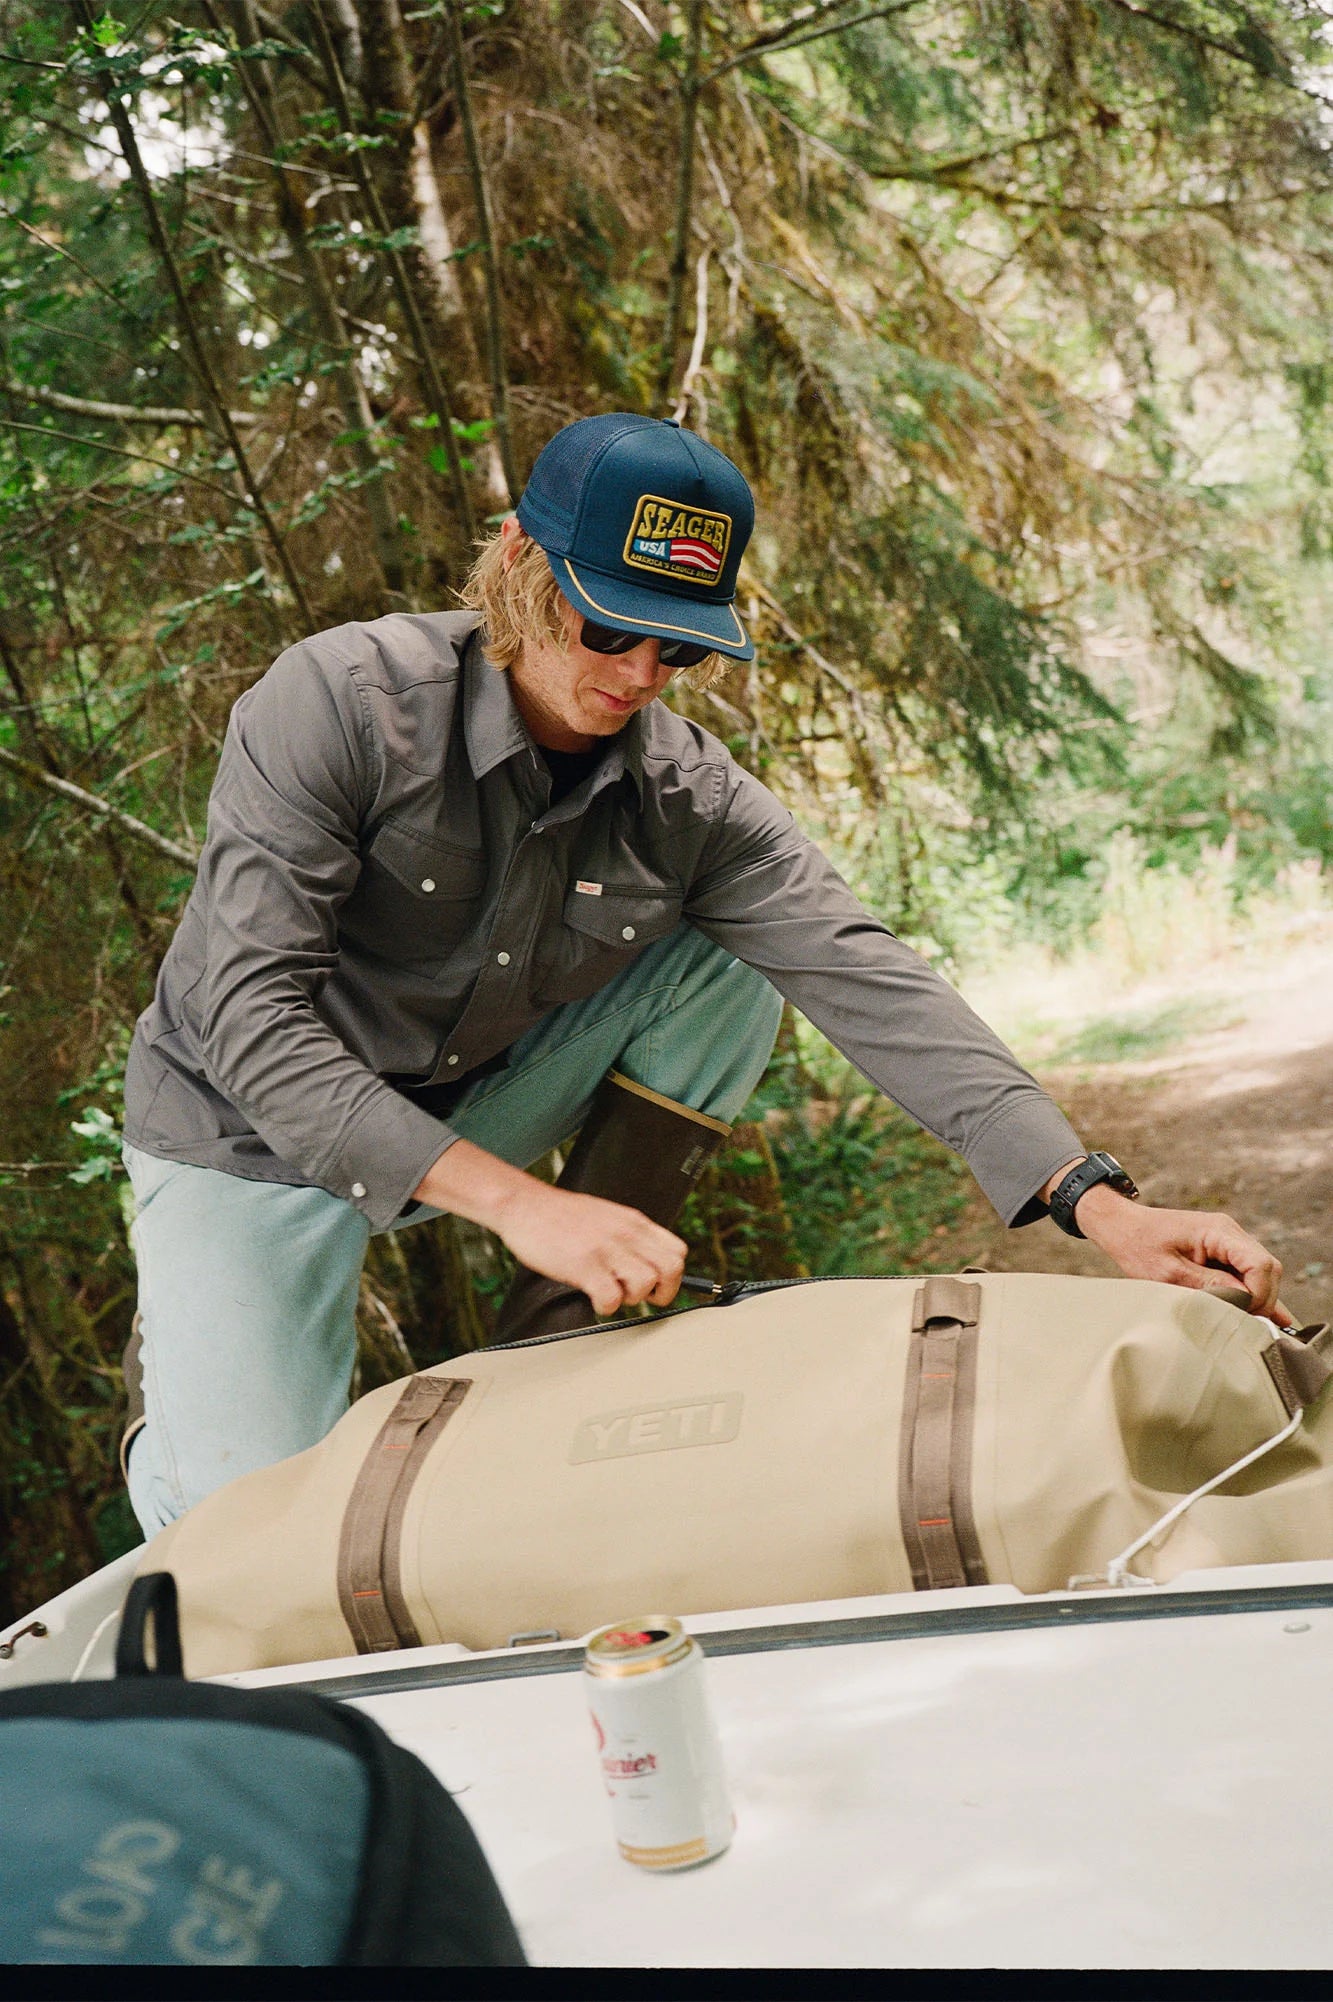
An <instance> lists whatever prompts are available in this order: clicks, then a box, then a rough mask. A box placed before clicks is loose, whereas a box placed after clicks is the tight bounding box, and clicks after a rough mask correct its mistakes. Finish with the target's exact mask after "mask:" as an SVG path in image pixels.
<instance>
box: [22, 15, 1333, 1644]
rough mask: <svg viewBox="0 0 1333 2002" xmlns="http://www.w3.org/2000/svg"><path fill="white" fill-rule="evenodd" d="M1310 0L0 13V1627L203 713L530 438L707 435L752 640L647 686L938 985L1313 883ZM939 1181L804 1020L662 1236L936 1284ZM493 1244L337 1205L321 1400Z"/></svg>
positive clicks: (67, 1384)
mask: <svg viewBox="0 0 1333 2002" xmlns="http://www.w3.org/2000/svg"><path fill="white" fill-rule="evenodd" d="M1328 15H1329V9H1327V8H1326V7H1323V6H1314V5H1308V4H1303V0H1255V4H1252V5H1241V4H1235V0H1152V4H1147V3H1146V0H1145V4H1139V0H1039V3H1038V4H1032V5H1023V4H1019V0H890V4H876V0H807V4H803V5H794V4H788V0H684V4H681V5H663V4H661V0H486V3H485V4H463V0H420V4H414V3H413V0H297V4H294V5H290V6H284V5H283V4H282V0H179V3H178V4H177V3H176V0H138V4H136V5H134V6H133V7H132V8H127V18H125V19H120V18H117V17H113V16H112V15H111V14H109V13H107V12H105V11H103V10H102V7H101V5H100V0H92V4H90V0H72V4H68V5H65V4H56V0H0V880H2V882H3V901H2V902H0V1155H3V1157H4V1158H3V1162H0V1388H2V1390H3V1396H2V1397H0V1622H3V1620H5V1619H6V1618H8V1617H9V1616H10V1613H11V1612H12V1611H17V1610H18V1609H20V1608H22V1607H23V1606H25V1605H31V1604H33V1603H35V1602H37V1601H39V1600H41V1599H43V1598H45V1597H47V1596H49V1595H50V1594H51V1593H52V1592H53V1591H55V1590H57V1589H59V1588H60V1587H61V1586H63V1585H64V1584H66V1583H69V1582H71V1581H72V1580H73V1579H74V1578H76V1577H78V1576H80V1575H82V1574H83V1573H85V1572H86V1571H87V1570H89V1569H90V1568H92V1567H93V1566H94V1565H95V1564H96V1563H98V1562H99V1561H101V1560H102V1559H103V1558H105V1557H107V1556H109V1555H113V1554H115V1553H116V1552H117V1551H118V1550H119V1549H120V1548H122V1547H124V1546H125V1545H126V1544H127V1542H129V1541H131V1540H133V1535H134V1532H133V1526H132V1522H131V1519H130V1518H129V1516H128V1511H127V1509H126V1505H125V1502H124V1498H123V1496H122V1495H121V1493H120V1487H119V1478H118V1475H117V1472H116V1467H115V1449H116V1440H117V1434H118V1429H119V1422H120V1376H119V1367H120V1352H121V1348H122V1346H123V1344H124V1341H125V1339H126V1337H127V1335H128V1332H129V1325H130V1318H131V1315H132V1312H133V1267H132V1261H131V1258H130V1254H129V1250H128V1245H127V1240H126V1235H125V1206H124V1197H125V1194H126V1187H125V1183H124V1180H123V1177H122V1176H121V1174H120V1170H119V1161H118V1123H119V1117H120V1100H119V1095H118V1094H119V1080H120V1074H121V1070H122V1066H123V1062H124V1057H125V1051H126V1047H127V1042H128V1038H129V1035H130V1031H131V1028H132V1025H133V1022H134V1019H135V1017H136V1015H137V1013H138V1012H139V1010H140V1009H141V1008H142V1007H143V1006H144V1005H145V1003H146V1001H147V999H148V997H149V994H150V992H151V988H152V981H153V977H154V973H155V970H156V966H157V963H158V961H159V959H160V957H161V954H162V952H163V950H164V949H165V946H166V944H167V942H168V940H169V938H170V936H171V932H172V929H173V926H174V924H175V922H176V919H177V916H178V914H179V912H180V909H181V906H182V903H183V900H184V898H185V896H186V895H187V894H188V890H189V885H190V881H191V875H192V868H193V863H194V860H195V858H196V856H197V854H198V851H199V846H200V841H201V837H202V831H203V827H204V820H205V810H206V803H207V796H208V789H209V785H210V782H211V779H212V775H213V771H214V769H215V766H216V760H217V756H218V751H219V748H220V743H221V738H222V733H223V731H224V729H225V725H226V718H227V714H228V711H229V709H230V706H231V704H232V703H233V702H234V701H235V699H236V697H237V696H238V695H239V694H240V693H241V692H242V691H243V690H244V689H245V688H246V687H247V686H248V685H249V684H250V683H251V682H252V681H253V680H254V679H255V678H256V677H257V676H258V675H259V674H261V673H262V672H263V671H264V669H265V667H266V666H267V664H268V663H269V661H270V660H271V659H272V658H273V656H274V655H275V654H276V653H277V652H279V651H280V650H281V649H282V647H284V646H285V645H287V644H288V643H290V642H291V641H293V640H294V639H297V638H299V637H300V636H301V635H303V634H305V633H308V632H311V631H315V630H317V629H319V628H322V627H326V626H330V625H333V624H337V623H339V622H341V621H343V620H347V619H365V618H373V617H376V616H378V615H379V614H381V613H383V612H386V611H390V610H393V609H395V608H407V609H411V608H423V609H429V608H437V607H441V606H447V605H449V604H450V603H452V602H453V599H452V596H451V594H452V593H453V591H454V590H455V589H456V588H457V586H458V584H459V582H460V581H461V578H462V576H463V574H464V571H465V568H466V566H467V563H468V560H469V553H470V551H471V549H472V548H473V546H474V543H475V540H476V538H477V537H478V536H480V535H484V534H485V533H487V532H488V530H489V527H490V526H491V525H493V524H494V523H495V522H496V521H497V520H498V519H499V518H500V517H501V516H502V515H503V513H504V512H505V511H506V510H507V509H508V507H509V506H510V505H511V503H512V501H513V500H514V498H515V497H516V495H517V493H518V492H519V491H520V489H521V485H522V482H523V479H524V478H525V476H526V473H527V471H528V469H529V467H530V466H531V464H532V461H533V459H534V457H535V456H536V453H537V452H538V451H539V450H540V448H541V446H542V444H543V443H544V442H545V440H546V439H547V438H548V437H549V436H550V435H551V433H552V432H553V431H554V430H555V429H557V428H558V427H559V426H560V425H561V424H563V423H566V422H568V421H569V420H571V419H573V418H576V417H579V416H583V415H587V414H589V413H591V412H594V411H599V410H607V409H630V410H641V411H645V412H650V413H657V414H671V413H673V412H674V413H675V414H676V415H678V416H679V417H680V418H682V419H683V420H684V421H685V422H687V423H689V424H691V425H693V426H694V427H695V428H697V429H698V430H699V431H701V432H702V433H703V434H704V435H706V436H707V437H709V438H711V439H712V440H713V441H714V442H715V443H716V444H718V445H719V446H720V447H721V448H722V449H723V450H725V451H726V452H728V453H730V454H731V455H732V456H733V457H734V458H735V459H736V460H737V461H738V462H739V464H740V465H741V466H742V468H743V469H744V471H745V472H746V474H747V476H748V477H749V479H750V480H751V482H752V483H753V485H754V488H755V491H756V497H757V502H758V521H759V526H758V531H757V533H756V536H755V539H754V543H753V545H752V549H751V552H750V555H749V556H748V558H747V561H746V564H745V566H744V569H743V572H742V578H741V602H742V609H743V610H744V612H745V614H746V616H747V618H748V620H749V623H750V625H751V627H752V628H753V630H754V631H755V634H756V637H757V638H758V641H759V657H758V660H757V662H756V664H755V665H754V667H753V668H751V669H748V670H745V669H742V670H738V671H736V672H734V673H733V674H731V675H730V676H729V677H728V678H727V679H726V680H725V681H724V682H723V683H721V684H720V685H719V686H718V687H717V688H716V689H715V690H713V691H709V692H708V693H706V694H702V695H698V694H692V693H691V692H690V691H688V690H686V689H683V688H682V689H675V688H673V689H672V690H671V691H670V692H669V695H668V699H669V700H672V701H674V702H676V703H678V705H679V706H681V707H682V708H684V709H686V710H688V711H689V713H691V714H693V715H695V716H696V717H697V718H698V719H699V720H700V721H701V722H703V723H704V724H705V725H706V726H707V727H709V728H710V729H712V730H714V731H715V732H717V733H718V734H719V735H721V736H722V737H723V738H724V739H725V740H726V741H727V742H728V744H729V745H730V748H731V749H732V751H733V752H734V754H735V755H736V756H737V757H738V758H739V759H741V760H742V761H743V762H744V763H746V764H748V765H749V766H750V767H751V768H752V769H753V770H755V771H756V772H758V773H759V774H760V775H761V776H762V777H763V778H764V779H765V781H766V782H767V783H768V784H770V785H771V786H773V787H774V788H775V789H776V790H777V791H778V792H779V793H781V794H782V795H783V796H784V797H785V798H786V799H787V800H788V801H789V803H790V804H791V805H792V806H793V807H794V809H795V810H796V811H797V812H798V814H799V815H800V816H801V817H802V818H803V820H804V821H805V823H806V824H807V825H808V826H809V827H810V828H811V830H812V832H814V833H815V834H816V836H817V837H818V838H820V839H821V840H822V841H824V842H825V844H826V845H827V846H828V847H829V849H830V851H831V852H832V853H833V854H834V855H835V857H836V858H837V859H838V860H839V862H840V864H841V866H842V867H843V868H844V870H845V872H846V873H847V875H848V876H849V878H850V880H851V881H852V882H853V883H854V885H855V886H856V887H857V889H858V891H859V893H860V894H861V895H862V896H863V898H864V899H865V900H866V901H867V903H869V904H870V905H871V907H872V908H874V909H875V910H876V911H877V912H878V913H880V914H881V915H882V916H883V917H884V919H885V920H886V922H888V923H889V924H890V925H891V926H892V927H893V928H894V929H895V930H897V931H899V932H900V933H901V934H902V935H904V936H905V937H907V938H908V939H909V940H910V941H911V942H912V943H914V944H915V945H917V946H918V948H919V949H921V950H922V951H924V952H925V953H926V954H927V956H928V957H930V958H932V959H933V960H934V962H935V963H936V964H937V965H939V966H940V967H941V968H942V969H943V970H944V971H945V972H946V973H947V974H949V975H950V976H951V977H954V978H959V979H963V980H964V981H966V980H967V978H968V977H969V976H970V975H971V974H972V973H974V972H975V971H977V970H978V969H985V968H986V967H990V966H994V965H995V964H996V963H997V962H1000V961H1003V960H1005V959H1006V958H1007V959H1008V960H1009V961H1010V963H1017V964H1019V965H1021V966H1022V967H1023V968H1024V969H1025V972H1026V973H1027V975H1028V976H1029V977H1030V978H1031V979H1039V978H1040V979H1046V978H1049V977H1053V976H1054V973H1055V970H1056V969H1058V968H1059V967H1060V966H1062V965H1064V966H1068V965H1069V964H1070V963H1072V962H1075V961H1078V962H1080V963H1082V964H1084V965H1085V966H1090V967H1092V968H1093V970H1094V976H1095V979H1096V981H1097V982H1100V983H1101V984H1102V985H1103V987H1104V988H1105V989H1106V991H1107V992H1114V991H1115V989H1116V987H1117V984H1118V983H1119V984H1121V985H1122V984H1123V982H1124V980H1125V979H1126V978H1128V977H1129V976H1130V975H1132V974H1135V973H1139V974H1142V973H1152V972H1154V971H1160V970H1162V969H1163V968H1166V967H1170V966H1173V965H1174V966H1181V965H1184V966H1186V967H1188V966H1189V965H1190V964H1192V963H1193V957H1192V956H1194V955H1197V954H1198V953H1202V952H1206V951H1207V950H1209V949H1211V947H1212V946H1215V945H1216V944H1217V942H1218V940H1219V939H1220V938H1224V937H1235V936H1239V935H1241V934H1243V933H1244V932H1245V930H1246V927H1247V926H1248V927H1250V928H1251V929H1253V928H1254V927H1255V926H1261V927H1262V928H1264V929H1266V930H1267V932H1268V933H1269V934H1270V935H1271V932H1272V928H1273V926H1274V924H1286V925H1287V926H1288V929H1290V928H1291V927H1292V926H1293V925H1294V926H1296V927H1297V928H1299V926H1300V925H1301V924H1302V923H1303V922H1305V921H1306V920H1309V921H1310V922H1314V921H1315V918H1316V917H1317V916H1318V914H1319V913H1320V912H1323V911H1326V910H1327V908H1328V905H1329V898H1328V884H1329V880H1330V878H1329V867H1330V863H1331V862H1333V820H1331V818H1330V806H1329V781H1330V776H1331V767H1333V673H1331V672H1330V669H1329V666H1328V661H1327V653H1326V648H1325V645H1324V627H1325V624H1326V622H1327V617H1328V613H1329V610H1330V608H1333V592H1330V577H1331V575H1333V573H1331V572H1330V568H1329V562H1330V556H1331V555H1333V494H1331V493H1330V485H1329V468H1330V450H1331V448H1333V411H1331V402H1330V392H1331V391H1333V357H1331V356H1330V352H1329V340H1328V328H1329V325H1330V313H1329V297H1330V282H1329V281H1330V272H1331V268H1333V237H1331V236H1330V230H1329V222H1330V214H1331V212H1333V211H1331V208H1330V198H1331V191H1333V178H1331V173H1330V166H1331V162H1333V124H1331V123H1330V105H1333V54H1331V52H1330V46H1329V40H1328V29H1329V25H1330V23H1329V19H1328ZM555 1166H556V1163H555V1162H554V1161H553V1162H550V1163H548V1164H546V1169H545V1172H547V1173H550V1172H553V1171H554V1168H555ZM961 1174H962V1171H961V1170H960V1169H959V1167H958V1164H956V1163H954V1162H953V1161H952V1160H951V1158H950V1157H948V1156H946V1155H945V1153H944V1151H943V1150H942V1149H941V1148H939V1147H938V1146H937V1145H936V1144H935V1143H934V1142H931V1141H929V1140H928V1139H925V1138H924V1137H922V1136H918V1135H917V1134H916V1132H915V1129H913V1128H912V1127H911V1126H910V1124H909V1123H908V1122H907V1121H906V1120H905V1119H904V1118H903V1117H902V1115H901V1114H898V1113H897V1112H895V1111H894V1110H893V1108H891V1107H888V1106H887V1105H884V1104H883V1103H882V1102H877V1101H872V1100H871V1099H870V1098H869V1097H868V1096H867V1095H866V1093H865V1090H864V1086H863V1085H862V1084H861V1081H860V1080H859V1079H858V1078H856V1077H855V1075H853V1074H851V1073H850V1072H849V1071H848V1068H847V1066H846V1065H844V1064H843V1063H842V1062H841V1060H840V1059H838V1058H837V1057H836V1055H835V1053H833V1052H832V1051H831V1050H830V1049H829V1048H828V1046H827V1045H826V1044H823V1043H822V1042H821V1040H820V1039H819V1038H818V1037H817V1036H816V1035H814V1033H813V1032H812V1031H811V1030H810V1029H809V1027H808V1025H805V1024H802V1023H800V1022H799V1021H797V1020H795V1019H793V1018H791V1017H788V1019H787V1020H786V1022H785V1024H784V1032H783V1035H782V1038H781V1040H780V1043H779V1049H778V1052H777V1055H776V1057H775V1060H774V1064H773V1066H772V1069H771V1070H770V1073H769V1075H768V1077H767V1078H766V1079H765V1081H764V1084H763V1086H762V1087H761V1090H760V1093H759V1095H758V1097H757V1099H756V1102H755V1104H754V1105H753V1106H752V1107H751V1108H750V1116H749V1118H748V1120H747V1122H746V1123H745V1124H744V1125H743V1126H742V1127H741V1128H740V1129H738V1132H737V1134H736V1136H735V1138H734V1140H733V1143H732V1145H731V1148H730V1150H729V1152H728V1153H727V1155H726V1156H725V1157H724V1159H723V1161H722V1162H721V1164H720V1166H719V1167H718V1168H717V1169H716V1170H715V1171H713V1172H712V1173H711V1174H710V1178H709V1180H708V1182H707V1184H706V1185H705V1187H704V1188H703V1190H702V1192H701V1194H700V1195H699V1196H698V1197H697V1198H695V1199H693V1202H692V1208H691V1211H690V1214H689V1219H688V1228H689V1235H690V1239H691V1246H692V1258H691V1263H692V1265H693V1266H694V1268H695V1269H696V1270H700V1271H707V1272H710V1273H712V1274H714V1275H716V1276H719V1277H758V1276H766V1275H784V1274H789V1273H792V1272H796V1271H800V1270H809V1271H814V1272H820V1271H838V1270H843V1271H850V1270H855V1271H903V1270H915V1269H925V1268H927V1267H929V1265H930V1263H931V1259H932V1252H933V1249H934V1248H935V1245H936V1238H937V1234H938V1233H940V1232H942V1231H943V1230H944V1229H945V1227H946V1226H947V1224H948V1221H949V1219H950V1218H951V1217H953V1216H954V1215H955V1214H956V1213H957V1210H958V1207H959V1205H960V1204H961V1203H962V1202H963V1201H964V1200H965V1198H966V1183H965V1178H963V1179H960V1177H961ZM1043 1228H1044V1227H1043ZM506 1266H507V1260H506V1255H505V1254H504V1252H503V1250H502V1248H501V1247H499V1246H498V1245H497V1244H496V1243H495V1241H494V1240H492V1239H489V1238H487V1237H486V1236H485V1234H484V1233H481V1232H479V1231H477V1230H474V1229H471V1228H470V1227H467V1226H463V1225H460V1224H458V1223H456V1222H454V1221H452V1220H447V1219H446V1220H442V1221H441V1222H440V1223H438V1224H435V1225H432V1226H429V1227H421V1228H418V1229H417V1230H416V1231H413V1232H407V1233H403V1234H402V1236H401V1237H387V1238H384V1239H381V1240H378V1241H377V1242H376V1244H375V1246H374V1247H373V1249H372V1255H371V1259H370V1262H369V1265H368V1267H367V1274H366V1280H365V1283H364V1286H363V1292H362V1303H361V1324H362V1347H361V1360H360V1365H359V1384H360V1387H362V1388H365V1387H369V1385H370V1384H372V1383H374V1382H377V1381H381V1380H384V1379H386V1378H389V1377H392V1376H396V1375H399V1374H402V1373H403V1372H404V1371H405V1370H406V1369H408V1368H410V1367H412V1366H413V1365H414V1364H415V1365H418V1366H420V1365H423V1364H426V1363H429V1362H432V1361H435V1360H438V1359H439V1358H441V1357H442V1356H444V1355H446V1354H449V1353H451V1352H455V1351H457V1350H458V1349H460V1348H464V1347H468V1346H472V1345H475V1344H477V1343H479V1342H481V1341H483V1340H484V1339H485V1334H486V1329H487V1326H488V1323H489V1319H490V1316H491V1313H492V1311H493V1303H494V1301H495V1299H496V1297H497V1294H498V1292H499V1291H500V1290H501V1289H502V1287H503V1285H504V1282H505V1277H506Z"/></svg>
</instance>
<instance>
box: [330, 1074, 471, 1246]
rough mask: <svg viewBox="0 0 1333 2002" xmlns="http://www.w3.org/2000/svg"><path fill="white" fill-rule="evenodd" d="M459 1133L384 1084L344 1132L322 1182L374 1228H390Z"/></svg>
mask: <svg viewBox="0 0 1333 2002" xmlns="http://www.w3.org/2000/svg"><path fill="white" fill-rule="evenodd" d="M458 1137H459V1136H458V1134H457V1133H455V1132H454V1129H453V1127H452V1126H447V1125H446V1124H445V1122H444V1120H442V1119H436V1118H434V1117H433V1115H432V1114H431V1113H429V1112H423V1111H422V1110H421V1107H420V1106H417V1105H413V1104H412V1102H411V1100H410V1099H406V1098H403V1097H401V1096H400V1095H399V1093H398V1092H396V1091H394V1090H392V1089H391V1088H390V1087H388V1086H386V1087H385V1089H384V1091H383V1093H382V1094H380V1095H379V1096H377V1097H375V1098H373V1099H372V1100H371V1102H370V1104H369V1105H368V1106H367V1107H366V1109H365V1111H364V1112H363V1113H362V1115H361V1117H360V1118H359V1119H358V1120H357V1121H356V1123H355V1125H354V1126H352V1128H351V1129H350V1131H349V1132H347V1133H345V1134H344V1135H343V1138H342V1143H341V1145H340V1147H339V1150H338V1153H337V1156H336V1157H335V1159H334V1160H333V1161H332V1162H331V1163H330V1164H329V1165H328V1166H326V1167H325V1168H324V1169H323V1171H322V1172H321V1174H320V1177H319V1179H320V1183H321V1185H322V1186H323V1187H324V1188H326V1189H328V1190H330V1191H331V1192H332V1193H333V1194H334V1195H335V1196H341V1197H342V1198H343V1200H344V1201H345V1202H349V1203H351V1204H352V1205H353V1207H354V1208H356V1209H358V1210H360V1212H361V1214H362V1216H363V1217H365V1219H366V1221H367V1223H368V1224H369V1225H370V1227H371V1229H372V1230H388V1229H389V1228H390V1226H391V1225H392V1224H393V1223H394V1222H395V1221H396V1220H397V1218H398V1217H400V1216H401V1215H402V1213H403V1211H404V1210H405V1209H407V1208H408V1207H409V1206H410V1205H411V1203H412V1201H413V1192H414V1190H415V1189H416V1188H417V1187H418V1185H419V1184H420V1183H421V1181H422V1180H423V1178H424V1177H425V1175H426V1174H427V1172H428V1171H429V1170H430V1169H431V1168H433V1167H434V1165H435V1163H436V1162H437V1161H438V1160H439V1158H440V1156H441V1154H443V1153H445V1152H447V1150H448V1149H449V1148H450V1147H452V1145H453V1143H454V1141H455V1140H457V1139H458Z"/></svg>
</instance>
